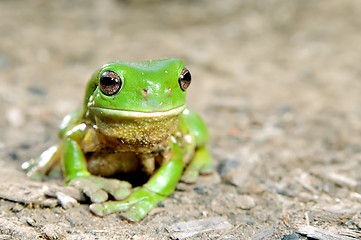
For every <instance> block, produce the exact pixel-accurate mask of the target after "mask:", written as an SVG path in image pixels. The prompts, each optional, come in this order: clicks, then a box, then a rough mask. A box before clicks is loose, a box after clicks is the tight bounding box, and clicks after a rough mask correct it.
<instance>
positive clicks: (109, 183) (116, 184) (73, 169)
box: [63, 138, 131, 202]
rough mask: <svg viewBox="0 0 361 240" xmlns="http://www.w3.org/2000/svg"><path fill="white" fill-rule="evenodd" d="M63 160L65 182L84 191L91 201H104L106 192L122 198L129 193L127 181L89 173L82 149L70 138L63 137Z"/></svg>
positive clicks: (129, 186)
mask: <svg viewBox="0 0 361 240" xmlns="http://www.w3.org/2000/svg"><path fill="white" fill-rule="evenodd" d="M63 161H64V171H65V177H66V181H67V183H68V184H69V185H70V186H73V187H76V188H78V189H79V190H81V191H82V192H84V194H85V195H87V196H88V197H89V198H90V200H91V201H92V202H104V201H106V200H107V199H108V193H110V194H111V195H113V197H114V198H115V199H124V198H126V197H127V196H128V195H129V194H130V189H131V185H130V183H128V182H125V181H119V180H116V179H106V178H102V177H97V176H93V175H91V174H90V173H89V171H88V170H87V167H86V164H87V162H86V159H85V156H84V154H83V152H82V149H81V148H80V146H79V144H78V143H77V142H76V141H75V140H73V139H71V138H65V139H64V144H63Z"/></svg>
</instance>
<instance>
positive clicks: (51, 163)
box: [21, 145, 61, 180]
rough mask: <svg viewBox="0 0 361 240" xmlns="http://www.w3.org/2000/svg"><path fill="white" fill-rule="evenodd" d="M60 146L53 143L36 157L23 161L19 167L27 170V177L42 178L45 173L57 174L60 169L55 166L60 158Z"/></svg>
mask: <svg viewBox="0 0 361 240" xmlns="http://www.w3.org/2000/svg"><path fill="white" fill-rule="evenodd" d="M60 152H61V151H60V147H59V145H54V146H51V147H50V148H48V149H47V150H46V151H44V152H43V153H42V154H41V155H40V156H39V157H38V158H35V159H31V160H29V161H27V162H24V163H23V164H22V165H21V168H22V169H23V170H24V171H26V172H27V175H28V177H30V178H32V179H35V180H42V179H43V178H44V177H45V176H46V175H53V176H55V175H56V176H59V175H60V170H59V168H56V166H57V165H58V162H59V160H60Z"/></svg>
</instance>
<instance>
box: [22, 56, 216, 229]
mask: <svg viewBox="0 0 361 240" xmlns="http://www.w3.org/2000/svg"><path fill="white" fill-rule="evenodd" d="M183 68H184V64H183V62H182V61H181V60H179V59H164V60H154V61H145V62H136V63H123V62H113V63H109V64H106V65H104V66H103V67H101V68H100V69H99V70H97V71H96V72H95V73H94V74H93V75H92V77H91V79H90V81H89V83H88V85H87V89H86V92H85V98H84V104H83V106H82V107H81V108H79V109H77V110H76V111H74V112H72V113H71V114H69V115H67V116H66V117H65V118H64V120H63V122H62V124H61V126H60V131H59V136H60V138H61V140H62V141H61V143H60V144H58V145H55V146H52V147H51V148H49V149H48V150H47V151H45V152H44V153H43V154H42V155H41V156H40V157H39V158H37V159H35V160H31V161H29V162H26V163H24V164H23V168H24V169H25V170H27V171H28V175H29V176H30V177H32V178H35V179H42V178H44V176H46V175H52V174H54V173H56V171H55V170H56V166H57V165H58V162H60V159H62V163H63V168H64V174H65V179H66V183H67V184H68V185H70V186H74V187H76V188H78V189H80V190H81V191H83V192H84V194H86V195H87V196H88V197H89V198H90V200H91V201H92V204H91V205H90V209H91V211H92V212H93V213H94V214H96V215H99V216H104V215H107V214H111V213H116V212H122V216H123V217H124V218H126V219H128V220H129V221H133V222H137V221H140V220H141V219H143V218H144V217H145V216H146V215H147V213H148V212H149V211H150V210H151V209H153V208H154V207H155V206H156V205H157V204H158V203H159V202H160V201H162V200H163V199H165V198H166V197H167V196H168V195H170V194H172V193H173V191H174V190H175V188H176V185H177V183H178V182H179V181H180V180H181V181H183V182H186V183H194V182H195V181H196V179H197V177H198V175H199V174H207V173H210V172H211V171H212V168H211V164H210V154H209V152H208V150H207V149H206V148H205V145H206V143H207V141H208V138H209V134H208V130H207V128H206V126H205V124H204V122H203V120H202V119H201V118H200V117H199V115H197V114H196V113H195V112H193V111H191V110H188V109H186V108H185V98H186V91H185V89H183V90H182V88H181V86H180V83H179V81H178V79H179V77H180V76H181V75H182V74H183V73H182V69H183ZM105 71H113V72H115V73H116V74H118V75H119V77H120V79H121V82H122V86H121V89H120V90H119V91H118V92H116V93H115V94H113V95H107V94H104V93H103V92H102V90H101V89H100V85H99V84H100V80H99V79H100V77H101V75H102V74H103V73H104V72H105ZM139 172H143V173H144V174H145V175H147V176H148V180H147V182H146V183H145V184H143V185H142V186H140V187H136V188H133V189H132V186H131V184H130V183H129V182H127V181H123V180H118V179H116V177H117V176H121V175H122V174H128V175H129V174H136V173H139ZM112 177H113V178H112ZM109 194H110V195H112V197H113V199H114V200H108V195H109Z"/></svg>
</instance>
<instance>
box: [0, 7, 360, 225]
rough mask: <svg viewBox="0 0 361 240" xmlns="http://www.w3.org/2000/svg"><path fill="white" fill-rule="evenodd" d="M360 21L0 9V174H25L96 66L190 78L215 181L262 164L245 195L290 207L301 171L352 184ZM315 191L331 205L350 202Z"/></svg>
mask: <svg viewBox="0 0 361 240" xmlns="http://www.w3.org/2000/svg"><path fill="white" fill-rule="evenodd" d="M360 12H361V2H360V1H358V0H344V1H337V0H330V1H327V2H325V1H321V0H294V1H287V0H223V1H216V0H197V1H189V0H186V1H176V0H172V1H163V0H138V1H132V0H123V1H121V0H118V1H117V0H102V1H96V0H93V1H88V0H78V1H71V0H62V1H46V0H31V1H25V0H24V1H21V0H2V1H0V83H1V87H0V113H1V116H2V117H1V118H0V133H1V134H0V157H1V159H0V161H3V162H4V163H6V164H8V163H10V162H15V165H19V164H20V163H21V162H23V161H25V160H27V159H29V158H31V157H34V156H37V155H38V154H39V153H41V151H42V150H44V149H45V148H46V147H47V146H49V145H50V144H53V143H55V142H56V141H57V126H58V124H59V123H60V121H61V119H62V117H63V116H64V115H65V114H67V113H69V112H70V111H72V110H73V109H74V108H76V107H77V106H79V105H80V104H81V102H82V98H83V94H84V91H85V85H86V83H87V81H88V79H89V77H90V75H91V74H92V73H93V71H94V70H95V69H97V68H98V67H99V66H101V65H103V64H104V63H107V62H110V61H142V60H149V59H161V58H168V57H177V58H181V59H182V60H183V61H184V62H185V64H186V66H187V68H188V69H189V70H190V72H191V73H192V84H191V87H190V88H189V91H188V106H189V107H191V108H193V109H195V110H196V111H198V112H200V113H201V115H202V116H203V117H204V119H205V121H206V122H207V124H208V126H209V128H210V131H211V135H212V138H211V142H210V146H209V147H210V149H211V151H212V154H213V156H214V165H215V167H216V168H217V166H218V165H219V164H220V163H222V162H224V161H225V159H227V156H233V157H234V156H238V157H236V159H238V160H239V162H242V161H243V160H242V159H244V158H248V157H249V156H250V155H252V154H257V155H258V157H259V159H261V160H259V162H257V164H256V166H257V167H255V169H254V170H252V171H251V173H248V174H249V176H248V175H247V177H248V179H249V183H250V184H251V185H252V183H254V184H256V185H257V184H259V183H261V182H262V183H263V184H264V186H268V187H266V189H268V188H269V186H273V187H272V189H274V188H281V186H282V187H284V188H285V189H286V190H287V191H292V193H293V194H294V195H293V196H295V194H296V196H298V194H299V193H300V192H302V191H304V188H303V187H302V184H301V185H300V184H299V181H298V180H299V179H298V177H299V176H302V177H303V178H302V180H301V182H302V181H303V182H304V181H305V179H304V178H305V175H302V174H300V171H301V172H302V173H304V174H306V175H307V176H308V177H310V176H313V175H316V176H319V175H322V174H319V175H318V173H317V174H314V173H313V172H312V171H311V170H313V169H315V168H317V167H319V168H322V167H323V166H329V167H330V168H329V169H328V168H327V171H331V172H332V171H333V172H335V173H337V174H341V175H342V176H348V177H350V178H352V180H354V181H355V182H356V183H357V184H358V182H359V181H360V180H361V178H360V176H359V163H360V161H361V160H360V159H361V158H360V152H361V147H360V142H361V137H360V134H361V121H360V119H361V109H360V103H361V94H360V93H361V92H360V91H361V81H360V78H361V68H360V63H361V54H360V43H361V18H360ZM240 152H241V153H242V154H243V155H242V154H241V157H239V154H240ZM237 154H238V155H237ZM247 154H248V155H247ZM257 159H258V158H257ZM335 159H336V160H335ZM13 160H16V161H13ZM320 171H321V170H320ZM293 178H297V179H298V180H297V181H296V180H295V179H293ZM310 178H311V177H310ZM283 179H285V180H284V181H283ZM309 181H310V183H309V184H310V185H311V186H313V187H315V189H317V191H316V192H317V194H318V196H320V195H322V194H321V193H323V194H325V193H327V194H326V195H328V196H329V197H331V199H333V198H334V197H335V198H336V197H338V198H341V199H342V198H345V199H350V198H349V194H350V192H352V191H354V189H353V188H351V189H350V188H347V186H346V190H345V188H344V186H341V187H339V186H338V185H337V184H336V185H335V184H331V186H333V188H329V189H331V190H329V191H328V192H327V191H326V192H325V188H324V187H317V186H324V185H323V184H329V180H325V179H323V178H317V179H313V178H312V179H311V180H309ZM290 182H291V183H295V184H293V185H292V184H289V183H290ZM331 183H332V181H331ZM357 184H356V185H357ZM290 185H292V186H290ZM352 186H353V185H352ZM288 187H289V189H288ZM237 191H238V190H237ZM242 191H243V192H247V191H248V190H245V189H242ZM272 191H273V190H272ZM272 191H271V192H272ZM345 191H346V192H345ZM306 192H307V191H306ZM247 193H249V194H252V192H251V191H250V192H247ZM257 194H259V193H258V192H257ZM312 194H315V192H312ZM257 196H258V195H257ZM257 196H253V197H254V198H255V199H256V202H257V199H258V197H260V199H262V197H261V196H258V197H257ZM292 201H295V202H294V203H299V201H300V200H299V199H298V198H295V199H293V200H292ZM312 201H316V200H312ZM320 201H321V200H320ZM261 202H262V200H259V201H258V205H257V206H259V207H260V209H262V208H263V207H264V206H266V205H267V204H268V203H267V204H266V203H265V204H266V205H262V203H261ZM317 203H318V202H317V201H316V204H317ZM296 205H297V204H296ZM297 206H298V205H297ZM300 206H301V205H300ZM288 207H289V208H288ZM293 207H294V206H293ZM293 207H290V206H289V205H287V207H284V208H285V209H286V212H287V209H291V208H293ZM296 208H297V207H296ZM299 209H303V208H302V207H299ZM260 211H261V210H260ZM300 211H301V210H300ZM220 212H221V213H222V214H223V215H227V214H231V213H228V212H227V210H224V211H223V212H222V211H221V210H220ZM261 213H262V211H261ZM231 215H232V214H231ZM261 215H262V214H261ZM277 221H278V220H277V219H276V220H275V221H274V222H273V223H274V224H275V222H277ZM235 222H236V223H237V221H236V220H235Z"/></svg>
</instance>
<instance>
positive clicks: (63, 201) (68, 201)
mask: <svg viewBox="0 0 361 240" xmlns="http://www.w3.org/2000/svg"><path fill="white" fill-rule="evenodd" d="M56 197H57V199H58V200H59V203H60V205H61V206H62V207H63V208H64V209H69V208H73V207H75V206H76V205H78V204H79V203H78V201H77V200H76V199H75V198H72V197H70V196H68V195H66V194H65V193H62V192H57V193H56Z"/></svg>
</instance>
